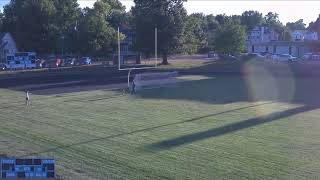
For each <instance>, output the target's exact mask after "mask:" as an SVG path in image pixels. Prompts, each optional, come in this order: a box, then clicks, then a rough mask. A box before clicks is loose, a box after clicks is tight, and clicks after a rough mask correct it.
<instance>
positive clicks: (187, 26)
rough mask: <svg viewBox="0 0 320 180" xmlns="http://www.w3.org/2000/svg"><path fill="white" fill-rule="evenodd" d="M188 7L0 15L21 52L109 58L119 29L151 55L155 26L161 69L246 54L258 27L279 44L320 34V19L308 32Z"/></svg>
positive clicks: (98, 6) (41, 3)
mask: <svg viewBox="0 0 320 180" xmlns="http://www.w3.org/2000/svg"><path fill="white" fill-rule="evenodd" d="M184 2H185V0H157V1H150V0H134V3H135V6H134V7H132V9H131V10H130V11H129V12H126V11H125V7H124V6H123V5H122V4H121V3H120V2H119V0H98V1H96V2H95V3H94V5H93V7H92V8H88V7H87V8H80V7H79V4H78V3H77V0H11V1H10V3H9V4H7V5H6V6H4V8H3V12H2V13H1V14H0V25H1V27H0V28H1V31H2V32H10V33H11V34H12V35H13V37H14V39H15V40H16V42H17V45H18V48H19V50H21V51H35V52H37V53H38V54H50V53H51V54H52V53H54V54H63V53H65V54H67V53H72V54H78V55H92V56H105V55H110V54H111V53H112V52H113V51H114V50H116V47H117V28H118V27H121V28H122V29H129V30H131V31H134V34H135V38H134V49H135V50H136V51H137V52H139V54H151V53H152V52H153V51H154V48H155V47H154V46H155V42H154V29H155V27H157V29H158V52H159V53H160V54H161V55H162V59H163V64H167V63H168V61H167V57H168V55H169V54H172V53H187V54H194V53H205V52H208V51H210V50H214V51H217V52H219V53H223V54H236V53H239V52H243V51H244V50H245V39H246V32H248V31H250V30H252V29H253V28H254V27H256V26H266V27H269V28H272V29H274V30H275V31H276V32H278V33H279V34H280V37H279V38H280V40H290V39H291V36H290V32H291V31H294V30H305V29H309V30H312V31H316V32H318V33H320V32H319V31H320V16H319V18H318V19H317V20H316V21H314V22H312V23H310V24H309V26H308V27H306V24H304V23H303V20H302V19H301V20H298V21H296V22H289V23H287V24H286V25H284V24H282V23H281V22H280V20H279V15H278V14H276V13H273V12H269V13H268V14H266V15H265V16H263V15H262V14H261V13H259V12H258V11H245V12H243V13H242V15H232V16H227V15H225V14H220V15H216V16H214V15H204V14H202V13H194V14H190V15H188V14H187V11H186V9H185V8H184V7H183V3H184ZM121 38H122V39H123V38H124V35H123V34H122V35H121Z"/></svg>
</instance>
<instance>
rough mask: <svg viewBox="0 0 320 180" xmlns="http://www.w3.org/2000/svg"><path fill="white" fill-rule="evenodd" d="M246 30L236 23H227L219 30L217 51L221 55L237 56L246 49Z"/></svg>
mask: <svg viewBox="0 0 320 180" xmlns="http://www.w3.org/2000/svg"><path fill="white" fill-rule="evenodd" d="M245 36H246V34H245V28H244V27H243V26H241V25H240V24H238V23H235V22H232V21H230V22H227V23H225V24H223V25H222V26H221V27H219V28H218V31H217V36H216V38H215V41H216V42H215V44H216V46H215V49H216V51H217V52H219V53H221V54H233V55H234V54H237V53H239V52H242V51H243V50H244V49H245Z"/></svg>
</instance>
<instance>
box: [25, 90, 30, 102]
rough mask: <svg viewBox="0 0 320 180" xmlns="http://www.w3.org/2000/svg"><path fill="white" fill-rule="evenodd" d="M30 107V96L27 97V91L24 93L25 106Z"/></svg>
mask: <svg viewBox="0 0 320 180" xmlns="http://www.w3.org/2000/svg"><path fill="white" fill-rule="evenodd" d="M29 105H30V95H29V91H26V106H29Z"/></svg>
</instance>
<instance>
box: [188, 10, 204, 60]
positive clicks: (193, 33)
mask: <svg viewBox="0 0 320 180" xmlns="http://www.w3.org/2000/svg"><path fill="white" fill-rule="evenodd" d="M185 23H186V24H185V29H184V33H183V51H184V52H186V53H188V54H194V53H197V52H198V51H199V50H200V49H202V48H205V46H206V45H207V41H206V29H207V27H206V26H207V23H206V17H205V16H204V15H203V14H200V13H195V14H191V15H190V16H188V17H187V18H186V22H185Z"/></svg>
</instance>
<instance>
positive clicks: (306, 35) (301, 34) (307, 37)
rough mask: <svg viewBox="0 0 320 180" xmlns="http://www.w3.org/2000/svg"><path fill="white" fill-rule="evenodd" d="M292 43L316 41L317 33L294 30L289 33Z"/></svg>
mask: <svg viewBox="0 0 320 180" xmlns="http://www.w3.org/2000/svg"><path fill="white" fill-rule="evenodd" d="M291 37H292V40H293V41H317V40H318V33H317V32H309V31H307V30H295V31H293V32H292V33H291Z"/></svg>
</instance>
